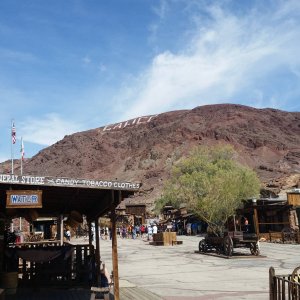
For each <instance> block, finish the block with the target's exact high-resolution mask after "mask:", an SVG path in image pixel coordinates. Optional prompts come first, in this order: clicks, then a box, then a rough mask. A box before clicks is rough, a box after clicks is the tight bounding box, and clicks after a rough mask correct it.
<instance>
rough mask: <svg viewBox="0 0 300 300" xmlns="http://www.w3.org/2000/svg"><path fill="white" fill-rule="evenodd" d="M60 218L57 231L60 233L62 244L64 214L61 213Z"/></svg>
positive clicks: (62, 242)
mask: <svg viewBox="0 0 300 300" xmlns="http://www.w3.org/2000/svg"><path fill="white" fill-rule="evenodd" d="M58 219H59V222H58V224H57V233H59V234H58V238H59V240H60V245H61V246H62V245H63V244H64V215H60V216H59V218H58Z"/></svg>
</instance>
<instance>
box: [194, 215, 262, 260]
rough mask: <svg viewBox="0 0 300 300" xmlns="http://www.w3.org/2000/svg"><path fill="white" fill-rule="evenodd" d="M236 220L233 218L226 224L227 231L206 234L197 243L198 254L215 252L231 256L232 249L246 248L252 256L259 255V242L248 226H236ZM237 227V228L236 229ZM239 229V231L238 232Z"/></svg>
mask: <svg viewBox="0 0 300 300" xmlns="http://www.w3.org/2000/svg"><path fill="white" fill-rule="evenodd" d="M236 223H238V222H236V218H235V216H233V217H232V218H231V219H229V221H228V222H227V229H226V230H224V231H223V232H222V233H219V235H217V234H216V233H213V232H212V233H208V234H207V235H206V237H205V238H204V239H202V240H201V241H200V242H199V252H202V253H205V252H211V251H215V252H216V253H217V254H222V255H226V256H231V255H232V254H233V251H234V248H248V249H250V253H251V254H252V255H256V256H257V255H259V254H260V249H259V241H258V236H257V234H256V233H253V232H249V227H248V224H247V226H244V229H245V230H244V231H242V230H241V229H242V226H240V225H239V226H237V225H236ZM237 227H239V228H237ZM238 229H239V230H238Z"/></svg>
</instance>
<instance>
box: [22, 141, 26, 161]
mask: <svg viewBox="0 0 300 300" xmlns="http://www.w3.org/2000/svg"><path fill="white" fill-rule="evenodd" d="M24 158H25V150H24V143H23V138H21V159H22V160H24Z"/></svg>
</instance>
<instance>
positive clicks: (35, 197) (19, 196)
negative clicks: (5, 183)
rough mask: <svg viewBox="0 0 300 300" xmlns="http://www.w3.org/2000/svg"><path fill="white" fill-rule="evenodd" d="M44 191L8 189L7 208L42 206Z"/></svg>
mask: <svg viewBox="0 0 300 300" xmlns="http://www.w3.org/2000/svg"><path fill="white" fill-rule="evenodd" d="M42 207H43V205H42V191H35V190H18V191H13V190H9V191H6V208H42Z"/></svg>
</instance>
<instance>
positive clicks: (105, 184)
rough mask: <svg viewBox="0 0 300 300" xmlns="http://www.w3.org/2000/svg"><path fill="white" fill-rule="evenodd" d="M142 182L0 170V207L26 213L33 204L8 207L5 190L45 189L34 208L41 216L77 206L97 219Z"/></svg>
mask: <svg viewBox="0 0 300 300" xmlns="http://www.w3.org/2000/svg"><path fill="white" fill-rule="evenodd" d="M140 186H141V184H140V183H132V182H128V181H111V180H95V179H78V178H67V177H50V176H31V175H10V174H0V211H1V212H2V213H4V214H5V215H6V216H10V217H12V216H22V215H24V214H26V213H27V212H28V209H30V208H16V209H15V208H10V209H7V208H6V199H7V193H6V192H7V191H10V192H11V191H26V190H30V191H35V190H36V191H41V192H42V207H41V208H35V209H36V210H37V212H38V213H39V216H48V217H50V216H57V215H61V214H64V215H67V214H69V213H70V212H71V211H74V210H75V211H78V212H80V213H81V214H84V215H86V216H87V218H88V219H94V218H96V217H99V216H101V215H103V214H105V213H106V212H108V211H109V210H111V208H112V207H115V206H116V205H118V204H119V203H120V202H121V200H122V199H124V198H127V197H129V196H131V195H133V194H134V192H135V191H138V190H139V188H140Z"/></svg>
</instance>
